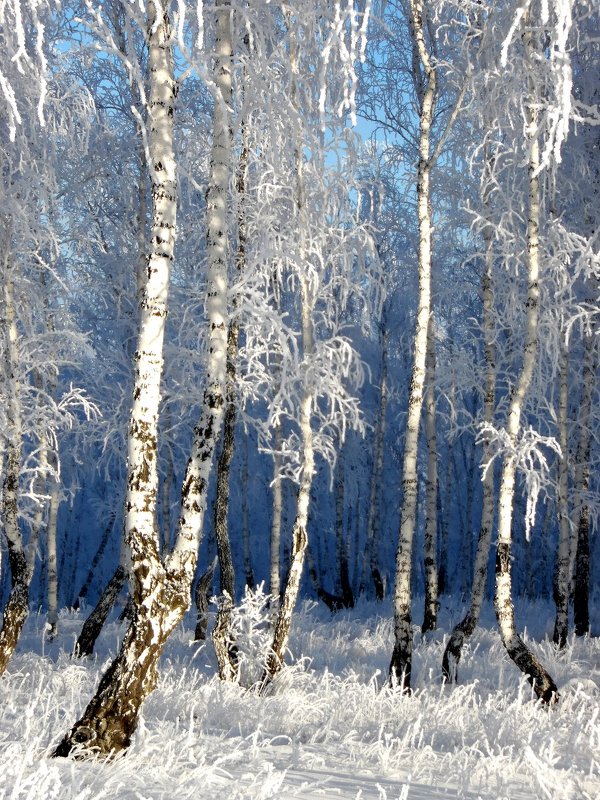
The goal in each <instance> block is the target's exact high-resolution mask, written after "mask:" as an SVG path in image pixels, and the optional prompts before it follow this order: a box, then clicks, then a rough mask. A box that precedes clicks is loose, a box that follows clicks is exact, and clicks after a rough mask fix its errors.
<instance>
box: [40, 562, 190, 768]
mask: <svg viewBox="0 0 600 800" xmlns="http://www.w3.org/2000/svg"><path fill="white" fill-rule="evenodd" d="M155 587H156V588H155V591H154V593H153V597H152V602H151V603H149V604H148V605H144V604H141V603H138V604H136V614H135V616H134V619H133V620H132V622H131V624H130V626H129V629H128V630H127V633H126V635H125V638H124V639H123V642H122V644H121V648H120V650H119V654H118V656H117V658H116V659H115V660H114V661H113V662H112V664H111V665H110V667H109V668H108V670H107V671H106V672H105V674H104V676H103V677H102V680H101V681H100V685H99V687H98V689H97V691H96V693H95V695H94V696H93V698H92V699H91V700H90V702H89V704H88V706H87V708H86V709H85V711H84V713H83V716H82V717H81V719H80V720H79V721H78V722H77V723H76V724H75V725H74V726H73V728H72V729H71V731H70V732H69V733H68V734H67V735H66V736H65V737H64V739H63V740H62V741H61V742H60V744H59V745H58V747H57V748H56V750H55V751H54V753H53V756H55V757H56V756H58V757H67V756H75V757H77V756H80V757H89V756H90V755H101V756H109V755H111V754H114V753H119V752H121V751H122V750H124V749H126V748H127V747H129V745H130V743H131V737H132V736H133V733H134V732H135V729H136V726H137V721H138V716H139V711H140V708H141V705H142V703H143V701H144V700H145V698H146V697H147V696H148V695H149V694H150V692H152V691H153V689H154V688H155V687H156V681H157V678H158V670H157V665H158V660H159V658H160V655H161V653H162V651H163V649H164V646H165V643H166V641H167V638H168V636H169V634H170V633H171V631H172V630H173V628H174V627H175V626H176V625H177V624H178V623H179V622H180V620H181V619H182V617H183V615H184V613H185V610H186V608H187V606H188V598H187V597H186V596H185V594H182V593H181V588H182V582H181V581H179V580H174V579H170V578H168V577H166V576H164V575H163V576H162V577H158V576H156V584H155Z"/></svg>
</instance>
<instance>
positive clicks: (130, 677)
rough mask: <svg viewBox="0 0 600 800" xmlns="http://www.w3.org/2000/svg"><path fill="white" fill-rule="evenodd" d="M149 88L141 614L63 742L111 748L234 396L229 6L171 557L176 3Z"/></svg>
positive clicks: (138, 509) (161, 17)
mask: <svg viewBox="0 0 600 800" xmlns="http://www.w3.org/2000/svg"><path fill="white" fill-rule="evenodd" d="M147 10H148V17H147V21H146V31H147V36H148V45H149V73H150V92H149V98H148V109H147V114H148V117H147V126H146V127H147V137H148V151H149V155H150V159H149V162H150V173H151V181H152V204H153V227H152V236H151V250H150V253H149V258H148V269H147V273H146V281H145V287H144V293H143V296H142V299H141V303H140V307H141V308H140V330H139V337H138V349H137V351H136V377H135V387H134V394H133V405H132V413H131V425H130V430H129V443H128V448H129V457H128V478H127V501H126V522H125V525H126V530H125V537H126V543H127V546H128V548H129V552H130V560H131V594H132V599H133V602H134V608H135V614H134V617H133V619H132V621H131V624H130V626H129V628H128V630H127V633H126V634H125V638H124V640H123V642H122V644H121V648H120V650H119V653H118V655H117V657H116V658H115V660H114V661H113V662H112V664H111V666H110V667H109V669H108V671H107V672H106V673H105V675H104V676H103V678H102V680H101V682H100V685H99V687H98V690H97V691H96V694H95V695H94V697H93V698H92V699H91V701H90V702H89V704H88V706H87V708H86V709H85V711H84V713H83V715H82V717H81V719H80V720H78V721H77V722H76V723H75V725H74V726H73V728H72V729H71V731H70V732H69V733H68V734H67V735H66V736H65V737H64V739H63V740H62V741H61V742H60V744H59V745H58V747H57V748H56V750H55V752H54V755H55V756H67V755H69V754H70V753H72V752H76V753H87V754H92V753H94V754H97V755H101V756H108V755H109V754H111V753H115V752H119V751H120V750H123V749H125V748H127V747H128V745H129V744H130V741H131V736H132V735H133V732H134V731H135V728H136V725H137V720H138V715H139V710H140V707H141V705H142V703H143V701H144V699H145V698H146V697H147V695H148V694H149V693H150V692H151V691H152V690H153V689H154V687H155V685H156V681H157V677H158V674H157V663H158V659H159V657H160V654H161V652H162V650H163V648H164V645H165V642H166V640H167V638H168V636H169V635H170V633H171V632H172V630H173V629H174V627H175V626H176V625H177V624H178V622H179V621H180V620H181V619H182V617H183V615H184V613H185V611H186V610H187V608H188V607H189V603H190V587H191V583H192V580H193V577H194V572H195V566H196V559H197V551H198V545H199V539H200V535H201V529H202V521H203V515H204V510H205V506H206V491H207V485H208V478H209V474H210V469H211V462H212V455H213V451H214V447H215V442H216V439H217V437H218V435H219V431H220V424H221V420H222V414H223V405H224V395H225V360H226V349H227V300H226V291H227V263H226V259H227V197H228V191H229V182H230V176H231V173H230V158H231V155H230V125H229V109H228V107H227V105H226V102H225V98H226V97H228V96H229V91H230V87H231V66H230V62H231V38H230V6H229V4H228V3H227V2H225V0H218V2H217V5H216V40H215V50H216V60H215V66H214V80H215V87H216V92H215V106H214V120H213V126H214V136H213V143H212V151H211V171H210V173H211V174H210V182H209V190H208V198H207V214H208V219H207V228H208V233H207V251H208V286H207V317H208V325H209V356H208V363H207V371H206V387H205V390H204V395H203V410H202V416H201V418H200V421H199V422H198V424H197V425H196V427H195V429H194V435H193V442H192V452H191V456H190V459H189V462H188V465H187V468H186V473H185V478H184V482H183V486H182V496H181V515H180V518H179V523H178V529H177V536H176V540H175V544H174V547H173V549H172V551H171V552H170V553H169V554H168V555H167V556H166V557H165V558H164V559H161V557H160V552H159V548H160V542H159V536H158V531H157V528H156V520H155V513H156V498H157V466H156V462H157V430H158V409H159V401H160V378H161V372H162V359H163V354H162V342H163V338H164V326H165V317H166V311H167V295H168V287H169V272H170V267H171V262H172V260H173V256H174V245H175V220H176V211H177V174H176V163H175V158H174V152H173V121H174V111H175V94H176V85H175V79H174V68H173V34H172V28H171V20H170V17H169V10H168V8H166V7H165V6H162V5H160V4H158V3H154V2H150V3H149V4H148V9H147Z"/></svg>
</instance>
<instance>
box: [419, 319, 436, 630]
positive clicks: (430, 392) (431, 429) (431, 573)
mask: <svg viewBox="0 0 600 800" xmlns="http://www.w3.org/2000/svg"><path fill="white" fill-rule="evenodd" d="M434 330H435V329H434V316H433V312H432V313H431V315H430V316H429V326H428V329H427V358H426V378H427V394H426V403H425V408H426V431H427V485H426V495H427V497H426V501H425V502H426V514H425V562H424V563H425V613H424V618H423V625H422V628H421V632H422V633H427V631H434V630H435V629H436V627H437V610H438V605H439V604H438V570H437V483H438V479H437V462H438V454H437V432H436V414H435V388H434V386H435V336H434Z"/></svg>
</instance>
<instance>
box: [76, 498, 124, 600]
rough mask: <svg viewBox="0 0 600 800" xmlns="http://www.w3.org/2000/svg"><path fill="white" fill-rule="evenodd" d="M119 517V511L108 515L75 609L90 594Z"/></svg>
mask: <svg viewBox="0 0 600 800" xmlns="http://www.w3.org/2000/svg"><path fill="white" fill-rule="evenodd" d="M116 518H117V512H116V511H111V512H110V514H109V515H108V522H107V524H106V528H105V529H104V533H103V534H102V539H101V540H100V545H99V547H98V549H97V550H96V553H95V555H94V558H93V559H92V563H91V564H90V568H89V570H88V574H87V575H86V577H85V580H84V582H83V584H82V585H81V589H80V590H79V592H78V593H77V597H76V598H75V602H74V603H73V609H74V610H75V611H77V609H78V608H79V606H80V605H81V601H82V600H85V599H86V598H87V596H88V592H89V591H90V587H91V585H92V581H93V580H94V577H95V575H96V571H97V569H98V565H99V564H100V561H101V560H102V556H103V555H104V552H105V550H106V548H107V546H108V542H109V539H110V534H111V532H112V529H113V526H114V524H115V520H116Z"/></svg>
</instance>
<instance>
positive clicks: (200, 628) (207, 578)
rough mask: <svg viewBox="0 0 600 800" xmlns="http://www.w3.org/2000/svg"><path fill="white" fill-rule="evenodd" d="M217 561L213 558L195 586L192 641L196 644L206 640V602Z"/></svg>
mask: <svg viewBox="0 0 600 800" xmlns="http://www.w3.org/2000/svg"><path fill="white" fill-rule="evenodd" d="M217 560H218V559H217V557H216V556H215V558H214V559H213V562H212V564H211V565H210V566H209V567H208V569H207V570H206V572H204V573H203V574H202V575H201V576H200V579H199V580H198V583H197V584H196V592H195V594H194V601H195V603H196V613H197V616H196V628H195V631H194V640H195V641H196V642H204V641H205V640H206V631H207V628H208V601H209V599H210V592H211V589H212V582H213V578H214V576H215V569H216V568H217Z"/></svg>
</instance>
